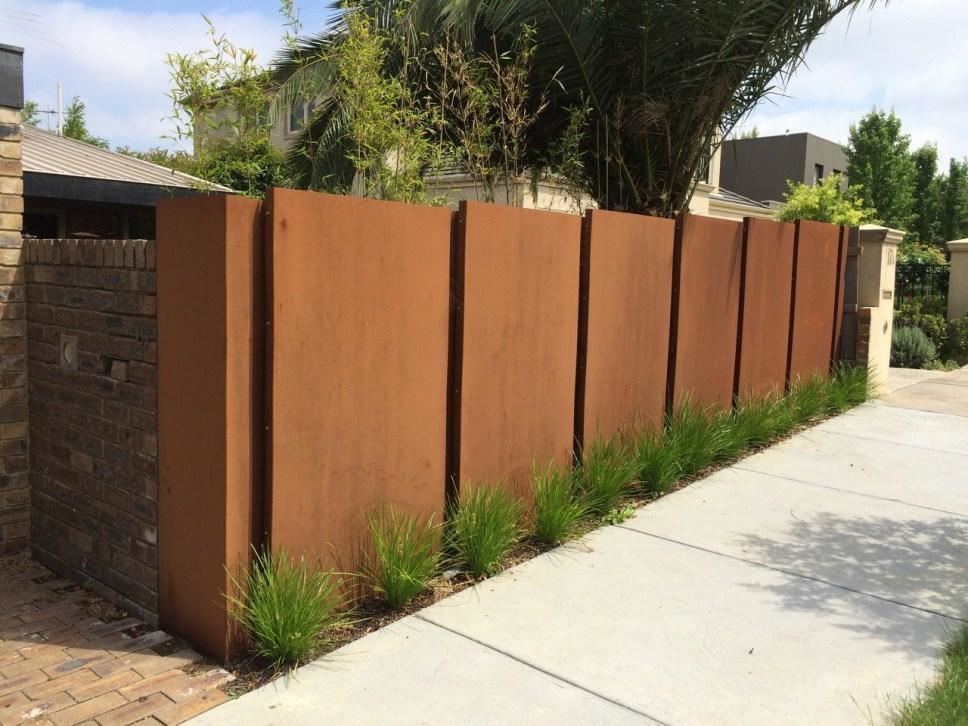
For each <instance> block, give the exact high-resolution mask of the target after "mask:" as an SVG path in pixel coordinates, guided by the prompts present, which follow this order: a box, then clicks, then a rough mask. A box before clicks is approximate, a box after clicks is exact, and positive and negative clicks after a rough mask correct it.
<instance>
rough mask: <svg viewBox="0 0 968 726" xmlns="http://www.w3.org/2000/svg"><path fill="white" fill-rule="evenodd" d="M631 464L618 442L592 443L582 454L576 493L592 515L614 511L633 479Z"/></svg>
mask: <svg viewBox="0 0 968 726" xmlns="http://www.w3.org/2000/svg"><path fill="white" fill-rule="evenodd" d="M635 475H636V472H635V461H634V459H633V458H632V457H631V456H629V455H628V453H627V452H626V450H625V447H624V446H622V444H621V443H620V442H619V440H618V439H612V440H610V441H601V440H598V441H595V442H594V443H593V444H592V445H591V446H589V447H587V448H586V449H585V450H584V452H583V453H582V463H581V465H580V466H579V467H578V472H577V477H578V489H579V491H580V492H581V493H582V495H583V496H584V498H585V501H586V502H587V503H588V509H589V511H590V512H591V513H592V514H596V515H599V516H601V515H604V514H606V513H607V512H609V511H610V510H612V509H614V508H615V505H617V504H618V503H619V501H620V500H621V499H622V496H623V495H624V494H625V493H626V491H628V489H629V488H630V486H631V485H632V481H633V480H634V479H635Z"/></svg>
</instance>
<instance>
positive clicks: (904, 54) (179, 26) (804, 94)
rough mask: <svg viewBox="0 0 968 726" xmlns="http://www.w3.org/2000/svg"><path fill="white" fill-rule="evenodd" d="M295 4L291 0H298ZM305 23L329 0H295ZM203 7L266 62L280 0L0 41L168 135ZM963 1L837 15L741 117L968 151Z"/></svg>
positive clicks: (98, 128)
mask: <svg viewBox="0 0 968 726" xmlns="http://www.w3.org/2000/svg"><path fill="white" fill-rule="evenodd" d="M297 2H298V0H297ZM299 5H300V14H301V18H302V20H303V25H304V28H305V30H307V31H311V30H315V29H317V28H319V27H321V25H322V24H323V22H324V20H325V17H326V14H327V8H328V7H329V5H330V3H329V2H328V1H325V0H324V1H320V0H313V1H309V0H304V1H303V2H301V3H299ZM202 13H205V14H206V15H208V16H209V17H211V19H212V20H213V21H214V22H215V24H216V26H217V27H218V28H219V29H220V30H222V31H224V32H225V33H226V34H227V35H228V36H229V37H230V38H232V39H233V41H235V42H236V43H237V44H238V45H242V46H246V47H251V48H254V49H255V50H256V51H257V52H258V54H259V56H260V57H261V58H263V59H266V60H268V59H269V58H271V57H272V55H273V53H274V52H275V51H276V49H277V48H278V47H279V44H280V38H281V37H282V33H283V27H282V19H281V16H280V15H279V12H278V4H277V2H276V1H275V0H243V1H242V2H232V3H225V2H209V1H208V0H144V1H141V2H134V1H133V0H31V2H29V3H25V2H23V0H0V43H13V44H15V45H21V46H24V47H25V49H26V54H25V76H26V79H25V86H26V89H25V90H26V94H27V97H28V98H31V99H34V100H37V101H39V102H40V103H41V104H42V105H53V103H54V101H55V98H56V85H57V82H58V80H59V81H61V82H62V83H63V84H64V96H65V99H70V97H71V96H73V95H79V96H81V97H82V98H83V99H84V100H85V102H86V103H87V105H88V121H89V124H88V125H89V127H90V129H91V131H92V132H93V133H95V134H96V135H98V136H103V137H105V138H107V139H109V140H110V141H111V143H112V144H114V145H129V146H132V147H135V148H148V147H150V146H157V145H171V142H169V141H166V140H164V139H163V137H164V136H166V135H168V134H170V133H171V131H172V129H171V124H170V123H169V122H167V121H165V118H166V117H167V116H168V115H169V114H170V102H169V100H168V98H167V95H166V94H167V93H168V89H169V84H168V71H167V68H166V67H165V64H164V57H165V54H166V53H167V52H171V51H180V52H189V51H192V50H195V49H197V48H200V47H203V46H204V45H205V42H206V38H205V25H204V23H203V21H202V19H201V14H202ZM966 27H968V2H966V0H893V2H892V3H890V5H888V6H887V7H878V8H877V9H875V10H873V11H868V10H866V9H862V10H859V11H858V12H857V14H856V15H855V16H854V17H853V19H848V18H847V17H844V18H842V19H840V20H838V21H837V22H835V23H834V24H833V25H832V26H831V27H830V28H829V29H828V31H827V33H826V34H825V36H824V37H822V38H821V39H820V40H819V41H818V42H817V43H816V44H815V45H814V46H813V47H812V48H811V49H810V51H809V53H808V55H807V65H806V66H805V67H804V68H803V69H801V71H800V72H799V73H798V74H797V75H796V76H795V77H794V78H793V79H792V80H791V82H790V83H789V85H788V86H787V87H786V89H785V92H784V95H782V96H778V97H776V98H774V99H773V100H772V101H768V102H766V103H764V104H763V105H761V106H760V107H759V108H758V109H757V110H756V111H755V112H754V113H753V115H752V117H751V118H750V119H749V120H748V121H747V123H746V126H748V127H752V126H756V127H758V129H759V130H760V132H761V133H762V134H777V133H780V134H782V133H785V132H786V131H790V132H799V131H811V132H813V133H816V134H819V135H820V136H825V137H827V138H830V139H833V140H835V141H841V142H843V141H846V138H847V132H848V128H849V125H850V123H851V122H852V121H856V120H857V119H858V118H859V117H860V116H862V115H863V114H864V113H866V112H867V111H869V110H870V109H871V108H873V107H874V106H875V105H876V106H880V107H883V108H894V109H895V110H896V111H897V112H898V114H899V115H900V116H901V118H902V119H903V121H904V125H905V128H906V130H907V131H908V133H910V134H911V135H912V137H913V141H914V143H915V144H916V145H917V144H921V143H924V142H926V141H935V142H937V143H938V146H939V151H940V154H941V157H942V159H947V157H949V156H958V157H963V156H968V53H965V52H964V49H963V41H962V37H963V35H962V34H963V33H964V29H965V28H966Z"/></svg>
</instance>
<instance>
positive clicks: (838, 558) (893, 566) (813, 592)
mask: <svg viewBox="0 0 968 726" xmlns="http://www.w3.org/2000/svg"><path fill="white" fill-rule="evenodd" d="M791 516H792V517H793V518H794V520H795V521H794V522H793V524H792V526H791V527H790V529H789V530H788V532H787V533H786V536H785V537H784V539H783V540H782V541H781V540H777V539H771V538H767V537H762V536H759V535H745V536H744V537H742V538H741V539H740V543H741V544H742V546H743V548H744V551H745V552H746V555H747V557H749V558H750V559H753V560H756V561H757V562H762V563H764V564H767V565H769V566H771V567H774V568H778V569H781V570H785V571H786V572H789V573H796V574H799V575H805V576H806V577H807V578H815V579H819V580H823V581H825V582H827V583H830V584H832V585H836V586H837V587H820V586H818V585H817V583H816V582H814V581H813V580H810V579H805V578H804V577H789V578H785V579H784V580H783V582H782V584H778V585H769V586H764V585H759V584H756V585H753V584H751V585H748V587H750V588H753V589H758V590H764V589H765V590H766V591H768V592H770V593H772V594H773V595H774V596H776V597H778V598H779V599H780V600H781V602H782V605H783V606H784V607H786V608H791V609H794V610H801V611H806V612H811V613H821V614H825V615H829V616H830V617H831V619H832V621H833V622H834V624H836V625H837V626H838V627H843V628H846V629H849V630H853V631H855V632H857V634H858V635H860V636H863V637H865V638H874V639H876V640H877V641H879V642H880V643H881V644H882V645H883V647H884V648H885V649H888V650H901V651H904V652H907V653H923V654H925V655H928V656H933V655H934V654H935V652H936V647H937V644H936V643H932V642H926V640H928V639H926V638H925V632H926V631H925V627H926V625H928V621H930V620H931V619H932V618H933V617H934V616H933V615H932V613H936V614H940V615H943V616H945V617H947V618H949V619H950V620H949V621H948V625H949V627H950V628H951V629H955V628H957V627H958V626H959V625H960V623H959V621H958V620H957V619H965V617H966V615H968V519H965V518H962V517H954V516H949V517H939V518H937V519H935V520H933V521H931V520H898V519H889V518H883V517H854V518H849V517H840V516H838V515H836V514H831V513H823V514H820V515H817V516H812V517H810V518H808V519H799V518H797V516H796V514H795V513H794V512H791ZM857 593H863V594H864V595H874V596H876V597H864V596H859V595H858V594H857ZM885 600H887V601H892V602H894V603H899V604H903V605H907V606H910V607H896V606H893V605H891V604H890V603H889V602H885ZM859 608H860V609H861V612H860V613H858V609H859ZM926 611H928V612H926ZM858 614H860V616H861V617H860V618H858ZM838 616H842V617H841V618H840V620H841V622H838Z"/></svg>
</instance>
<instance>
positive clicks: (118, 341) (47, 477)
mask: <svg viewBox="0 0 968 726" xmlns="http://www.w3.org/2000/svg"><path fill="white" fill-rule="evenodd" d="M24 256H25V277H26V283H27V284H26V288H27V336H28V353H29V356H28V358H29V361H28V373H29V376H30V386H29V394H30V412H31V418H30V437H31V442H32V446H31V451H30V468H31V473H30V478H31V508H32V515H31V517H32V521H31V545H32V547H33V550H34V554H35V556H36V557H37V558H38V559H39V560H41V561H42V562H44V563H45V564H47V565H48V566H50V567H52V568H53V569H55V570H58V571H60V572H62V573H64V574H68V575H71V576H74V577H76V578H78V579H80V580H81V581H89V582H90V583H91V584H92V586H93V587H94V589H95V590H97V591H98V592H100V593H101V594H102V595H104V596H106V597H107V598H109V599H111V600H113V601H115V602H117V603H118V604H119V605H122V606H123V607H125V608H127V609H128V610H130V611H132V612H134V613H136V614H138V615H140V616H142V617H147V618H148V619H149V620H152V619H153V616H154V614H156V613H157V606H158V570H157V567H158V564H157V559H158V557H157V548H156V542H157V506H156V501H157V494H158V471H157V470H158V465H157V448H158V438H157V418H156V411H157V371H156V360H157V342H156V340H157V336H156V329H157V323H156V317H155V306H156V298H155V259H154V258H155V243H154V242H153V241H147V242H146V241H143V240H141V241H130V240H126V241H115V240H107V241H105V240H27V241H26V242H25V243H24Z"/></svg>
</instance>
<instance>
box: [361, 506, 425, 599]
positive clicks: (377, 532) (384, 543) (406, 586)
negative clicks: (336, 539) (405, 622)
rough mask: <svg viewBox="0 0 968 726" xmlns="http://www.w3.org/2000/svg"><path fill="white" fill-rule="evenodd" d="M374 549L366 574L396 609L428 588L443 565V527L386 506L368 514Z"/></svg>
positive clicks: (373, 586)
mask: <svg viewBox="0 0 968 726" xmlns="http://www.w3.org/2000/svg"><path fill="white" fill-rule="evenodd" d="M367 525H368V526H369V530H370V541H371V544H372V548H373V549H372V552H371V553H369V555H368V557H367V562H366V564H365V565H364V568H363V574H364V576H365V577H366V579H367V581H368V582H369V583H370V585H371V587H372V588H373V591H374V592H375V593H376V594H377V595H379V596H380V597H381V598H382V599H383V600H385V601H386V603H387V604H388V605H389V606H390V607H391V608H394V609H397V608H401V607H403V606H404V605H406V604H407V603H408V602H410V600H412V599H413V598H414V597H416V596H417V595H419V594H420V593H421V592H423V591H424V590H426V589H427V584H428V583H429V582H430V579H431V578H432V577H433V576H434V574H435V573H436V572H437V569H438V567H439V565H440V548H439V544H440V531H439V529H440V528H439V527H438V526H437V525H435V524H434V523H433V520H432V519H430V520H427V521H421V520H418V519H417V518H416V517H414V516H413V515H410V514H405V513H403V512H399V511H397V510H395V509H392V508H390V509H386V510H383V511H380V512H376V513H373V514H370V515H369V516H368V517H367Z"/></svg>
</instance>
